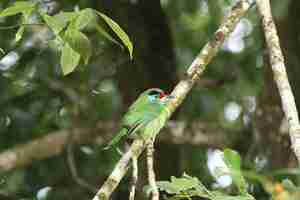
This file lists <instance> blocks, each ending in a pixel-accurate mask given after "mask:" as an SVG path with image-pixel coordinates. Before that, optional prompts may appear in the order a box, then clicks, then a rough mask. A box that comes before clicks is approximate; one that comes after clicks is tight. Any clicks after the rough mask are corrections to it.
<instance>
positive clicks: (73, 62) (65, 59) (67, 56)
mask: <svg viewBox="0 0 300 200" xmlns="http://www.w3.org/2000/svg"><path fill="white" fill-rule="evenodd" d="M79 61H80V55H79V53H77V52H76V51H74V50H73V49H72V48H71V47H70V45H69V44H68V43H65V45H64V47H63V49H62V53H61V60H60V63H61V68H62V72H63V74H64V75H67V74H69V73H71V72H73V71H74V69H75V68H76V67H77V65H78V64H79Z"/></svg>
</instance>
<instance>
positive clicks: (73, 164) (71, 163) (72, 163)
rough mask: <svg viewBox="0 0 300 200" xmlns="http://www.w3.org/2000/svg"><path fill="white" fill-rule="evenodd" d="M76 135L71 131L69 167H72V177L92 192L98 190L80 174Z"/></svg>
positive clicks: (68, 150)
mask: <svg viewBox="0 0 300 200" xmlns="http://www.w3.org/2000/svg"><path fill="white" fill-rule="evenodd" d="M73 147H74V137H73V132H70V136H69V144H68V145H67V163H68V167H69V169H70V172H71V175H72V178H73V179H74V181H75V182H76V183H77V184H78V185H79V186H81V187H83V188H85V189H87V190H89V191H90V192H97V188H96V187H95V186H93V185H91V184H89V183H88V182H87V181H85V180H84V179H83V178H81V177H80V176H79V174H78V171H77V167H76V162H75V158H74V148H73Z"/></svg>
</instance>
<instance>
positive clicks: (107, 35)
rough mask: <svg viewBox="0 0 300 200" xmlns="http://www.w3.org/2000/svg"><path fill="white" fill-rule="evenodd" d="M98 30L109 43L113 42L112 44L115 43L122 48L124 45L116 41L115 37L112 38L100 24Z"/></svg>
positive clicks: (97, 26)
mask: <svg viewBox="0 0 300 200" xmlns="http://www.w3.org/2000/svg"><path fill="white" fill-rule="evenodd" d="M95 28H96V30H97V31H98V32H99V33H100V34H101V35H103V36H104V37H105V38H106V39H108V40H109V41H111V42H113V43H115V44H117V45H119V46H121V47H122V45H121V44H120V43H119V42H118V41H117V40H115V39H114V38H113V37H111V36H110V35H109V33H107V32H106V31H105V30H104V29H103V28H102V27H101V26H100V25H99V24H97V25H96V27H95Z"/></svg>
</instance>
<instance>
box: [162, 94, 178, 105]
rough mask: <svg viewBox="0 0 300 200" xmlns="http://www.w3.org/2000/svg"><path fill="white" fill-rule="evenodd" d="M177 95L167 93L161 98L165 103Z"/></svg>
mask: <svg viewBox="0 0 300 200" xmlns="http://www.w3.org/2000/svg"><path fill="white" fill-rule="evenodd" d="M174 98H175V97H174V96H173V95H166V96H164V97H163V98H161V100H162V101H163V102H164V103H167V102H168V101H170V100H172V99H174Z"/></svg>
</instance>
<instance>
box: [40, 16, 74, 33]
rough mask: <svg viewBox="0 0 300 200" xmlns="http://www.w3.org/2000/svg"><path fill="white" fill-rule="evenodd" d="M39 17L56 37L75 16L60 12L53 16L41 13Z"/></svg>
mask: <svg viewBox="0 0 300 200" xmlns="http://www.w3.org/2000/svg"><path fill="white" fill-rule="evenodd" d="M41 16H42V18H43V20H44V21H45V23H46V24H47V25H48V26H49V27H50V28H51V30H52V31H53V32H54V33H55V34H56V35H58V34H59V33H60V32H61V31H62V30H63V29H64V28H65V27H66V26H67V24H68V22H70V21H72V20H73V18H74V17H75V16H76V15H75V13H73V12H72V13H70V12H61V13H59V14H57V15H54V16H49V15H47V14H46V13H41Z"/></svg>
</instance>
